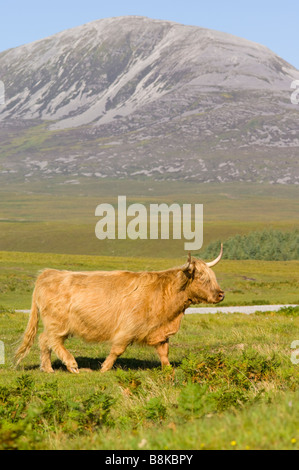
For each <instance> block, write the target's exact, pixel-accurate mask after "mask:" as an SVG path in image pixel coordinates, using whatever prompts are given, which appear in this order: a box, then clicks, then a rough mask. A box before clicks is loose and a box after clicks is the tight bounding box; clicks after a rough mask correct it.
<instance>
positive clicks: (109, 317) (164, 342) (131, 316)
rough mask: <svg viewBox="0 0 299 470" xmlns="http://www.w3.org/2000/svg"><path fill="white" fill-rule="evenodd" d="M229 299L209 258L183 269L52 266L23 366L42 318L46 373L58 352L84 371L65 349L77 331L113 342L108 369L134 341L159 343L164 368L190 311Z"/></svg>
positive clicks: (19, 355) (40, 285) (20, 353)
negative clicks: (191, 307) (71, 268)
mask: <svg viewBox="0 0 299 470" xmlns="http://www.w3.org/2000/svg"><path fill="white" fill-rule="evenodd" d="M223 298H224V294H223V291H222V290H221V289H220V287H219V285H218V283H217V281H216V277H215V274H214V272H213V271H212V270H211V269H210V268H209V267H208V266H207V265H206V263H204V262H203V261H201V260H197V259H191V258H190V259H189V260H188V262H187V263H186V265H184V266H182V267H179V268H173V269H169V270H166V271H155V272H146V271H145V272H136V273H135V272H129V271H110V272H109V271H95V272H70V271H57V270H55V269H46V270H45V271H43V272H42V273H41V274H40V276H39V277H38V279H37V281H36V285H35V289H34V292H33V297H32V307H31V314H30V318H29V322H28V326H27V329H26V331H25V334H24V338H23V342H22V344H21V346H20V347H19V349H18V350H17V352H16V360H17V364H19V362H20V361H21V360H22V359H23V358H24V357H25V356H26V354H28V352H29V350H30V348H31V346H32V344H33V342H34V338H35V336H36V333H37V326H38V320H39V316H40V317H41V319H42V322H43V325H44V331H43V333H42V334H41V335H40V337H39V346H40V351H41V369H42V370H43V371H45V372H53V369H52V365H51V351H54V353H55V354H56V355H57V357H58V358H59V359H61V361H62V362H63V363H64V364H65V365H66V367H67V369H68V370H69V371H70V372H73V373H78V365H77V362H76V360H75V358H74V357H73V356H72V354H71V353H70V352H69V351H68V350H67V349H66V348H65V347H64V341H65V339H66V338H67V337H68V336H72V335H76V336H79V337H81V338H83V339H84V340H85V341H90V342H102V341H107V342H109V343H111V351H110V354H109V356H108V357H107V359H106V360H105V361H104V363H103V364H102V368H101V370H102V371H103V372H104V371H107V370H109V369H111V367H112V366H113V364H114V362H115V360H116V359H117V357H118V356H120V355H121V354H122V353H123V352H124V351H125V349H126V347H127V346H128V345H129V344H131V343H134V342H136V343H142V344H148V345H150V346H154V347H155V348H156V349H157V352H158V354H159V356H160V359H161V364H162V366H163V365H168V364H169V361H168V338H169V337H170V336H171V335H173V334H175V333H176V332H177V331H178V329H179V327H180V323H181V319H182V317H183V314H184V312H185V309H186V308H187V307H189V305H191V304H195V303H200V302H208V303H218V302H220V301H221V300H223Z"/></svg>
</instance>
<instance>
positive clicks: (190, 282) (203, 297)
mask: <svg viewBox="0 0 299 470" xmlns="http://www.w3.org/2000/svg"><path fill="white" fill-rule="evenodd" d="M222 253H223V245H222V244H221V250H220V254H219V256H217V258H216V259H215V260H214V261H211V262H210V263H205V262H204V261H202V260H200V259H196V258H191V255H190V253H189V257H188V261H187V263H186V264H185V265H184V266H183V267H182V270H183V274H184V275H185V276H186V278H187V282H186V292H187V293H188V298H189V300H191V303H193V304H194V303H201V302H204V303H212V304H217V303H218V302H221V301H222V300H223V299H224V292H223V290H222V289H221V288H220V287H219V285H218V282H217V279H216V276H215V274H214V272H213V271H212V269H211V267H212V266H215V265H216V264H217V263H218V262H219V261H220V260H221V257H222Z"/></svg>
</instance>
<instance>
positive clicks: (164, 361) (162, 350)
mask: <svg viewBox="0 0 299 470" xmlns="http://www.w3.org/2000/svg"><path fill="white" fill-rule="evenodd" d="M155 348H156V350H157V352H158V354H159V357H160V360H161V365H162V367H163V366H170V362H169V360H168V352H169V342H168V339H167V340H166V341H163V342H162V343H159V344H155Z"/></svg>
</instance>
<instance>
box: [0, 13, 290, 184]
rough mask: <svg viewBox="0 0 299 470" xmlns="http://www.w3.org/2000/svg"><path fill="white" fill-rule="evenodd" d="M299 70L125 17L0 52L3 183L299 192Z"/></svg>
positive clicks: (205, 33) (258, 49)
mask: <svg viewBox="0 0 299 470" xmlns="http://www.w3.org/2000/svg"><path fill="white" fill-rule="evenodd" d="M298 79H299V71H298V70H297V69H295V68H294V67H293V66H291V65H290V64H288V63H287V62H286V61H284V60H283V59H282V58H280V57H278V56H277V55H276V54H275V53H274V52H272V51H270V50H269V49H268V48H266V47H264V46H262V45H260V44H256V43H253V42H251V41H248V40H245V39H241V38H238V37H235V36H232V35H230V34H226V33H222V32H218V31H212V30H209V29H205V28H200V27H196V26H185V25H181V24H177V23H173V22H170V21H160V20H152V19H149V18H144V17H138V16H129V17H117V18H108V19H102V20H98V21H94V22H91V23H88V24H85V25H83V26H79V27H76V28H73V29H69V30H66V31H63V32H61V33H58V34H55V35H53V36H51V37H48V38H46V39H43V40H39V41H36V42H33V43H31V44H26V45H23V46H20V47H17V48H15V49H9V50H7V51H4V52H2V53H0V80H1V81H2V82H3V83H4V86H5V104H4V105H1V104H0V181H4V182H7V181H11V180H20V181H21V180H23V179H24V180H25V181H29V182H30V181H33V180H36V179H40V180H42V181H43V180H48V181H50V180H51V181H56V180H57V181H59V182H64V183H70V184H80V180H81V178H130V179H132V178H152V179H155V180H185V181H194V182H215V181H216V182H232V181H246V182H250V181H252V182H260V183H262V182H267V183H285V184H288V183H298V182H299V173H298V161H299V158H298V157H299V135H298V129H299V105H298V106H296V105H294V104H292V102H291V94H292V92H293V91H294V90H292V88H291V84H292V82H294V81H295V80H298Z"/></svg>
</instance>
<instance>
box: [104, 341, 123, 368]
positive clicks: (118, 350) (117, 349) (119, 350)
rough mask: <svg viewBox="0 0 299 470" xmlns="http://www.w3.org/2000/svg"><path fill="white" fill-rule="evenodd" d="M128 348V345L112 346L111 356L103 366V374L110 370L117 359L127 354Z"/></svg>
mask: <svg viewBox="0 0 299 470" xmlns="http://www.w3.org/2000/svg"><path fill="white" fill-rule="evenodd" d="M126 348H127V344H125V345H119V344H118V345H116V344H114V345H112V347H111V351H110V354H109V356H108V357H107V358H106V359H105V361H104V362H103V364H102V367H101V372H107V370H110V369H111V367H112V366H113V364H114V363H115V361H116V359H117V358H118V357H119V356H120V355H121V354H123V353H124V352H125V350H126Z"/></svg>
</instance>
